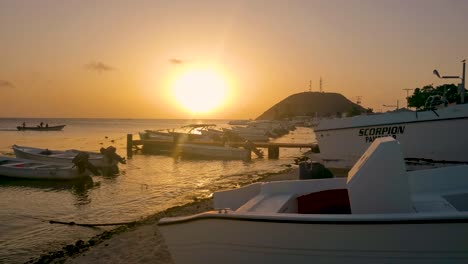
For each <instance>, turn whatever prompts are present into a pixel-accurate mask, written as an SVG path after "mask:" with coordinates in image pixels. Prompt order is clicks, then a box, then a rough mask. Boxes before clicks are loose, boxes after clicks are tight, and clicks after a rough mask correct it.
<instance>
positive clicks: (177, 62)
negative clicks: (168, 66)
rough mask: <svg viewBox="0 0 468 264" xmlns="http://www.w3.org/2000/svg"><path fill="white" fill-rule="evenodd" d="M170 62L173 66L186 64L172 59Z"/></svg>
mask: <svg viewBox="0 0 468 264" xmlns="http://www.w3.org/2000/svg"><path fill="white" fill-rule="evenodd" d="M169 62H170V63H172V64H177V65H179V64H184V62H183V61H182V60H179V59H174V58H172V59H170V60H169Z"/></svg>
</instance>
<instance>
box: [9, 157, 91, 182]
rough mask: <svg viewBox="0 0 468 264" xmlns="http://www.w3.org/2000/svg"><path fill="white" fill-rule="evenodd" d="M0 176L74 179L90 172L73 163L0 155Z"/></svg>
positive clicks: (88, 174) (87, 175) (85, 175)
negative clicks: (66, 163) (47, 161)
mask: <svg viewBox="0 0 468 264" xmlns="http://www.w3.org/2000/svg"><path fill="white" fill-rule="evenodd" d="M0 176H6V177H12V178H23V179H36V180H75V179H79V178H84V177H89V176H90V172H89V171H88V170H86V169H83V170H81V169H80V168H79V166H75V165H74V164H69V165H65V164H64V165H60V164H50V163H44V162H40V161H33V160H26V159H18V158H12V157H5V156H1V157H0Z"/></svg>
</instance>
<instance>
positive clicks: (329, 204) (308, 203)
mask: <svg viewBox="0 0 468 264" xmlns="http://www.w3.org/2000/svg"><path fill="white" fill-rule="evenodd" d="M297 213H299V214H350V213H351V206H350V203H349V196H348V190H347V189H333V190H325V191H320V192H313V193H309V194H306V195H302V196H299V197H297Z"/></svg>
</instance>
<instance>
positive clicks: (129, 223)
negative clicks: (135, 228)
mask: <svg viewBox="0 0 468 264" xmlns="http://www.w3.org/2000/svg"><path fill="white" fill-rule="evenodd" d="M49 223H50V224H62V225H76V226H88V227H93V226H113V225H134V224H136V221H132V222H120V223H105V224H79V223H75V222H62V221H55V220H49Z"/></svg>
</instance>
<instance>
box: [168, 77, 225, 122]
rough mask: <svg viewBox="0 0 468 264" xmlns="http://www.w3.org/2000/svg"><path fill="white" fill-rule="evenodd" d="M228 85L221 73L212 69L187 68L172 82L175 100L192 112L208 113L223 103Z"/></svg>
mask: <svg viewBox="0 0 468 264" xmlns="http://www.w3.org/2000/svg"><path fill="white" fill-rule="evenodd" d="M227 90H228V86H227V83H226V82H225V80H224V79H223V77H222V76H221V74H219V73H217V72H215V71H213V70H205V69H204V70H189V71H186V72H184V73H182V74H181V75H180V76H179V77H178V78H177V79H176V80H175V82H174V84H173V86H172V92H173V95H174V97H175V99H176V101H177V102H178V103H179V104H180V105H181V106H182V107H183V108H184V109H186V110H188V111H190V112H192V113H208V112H211V111H213V110H214V109H216V108H217V107H219V106H221V105H223V103H224V102H225V100H226V95H227Z"/></svg>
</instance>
